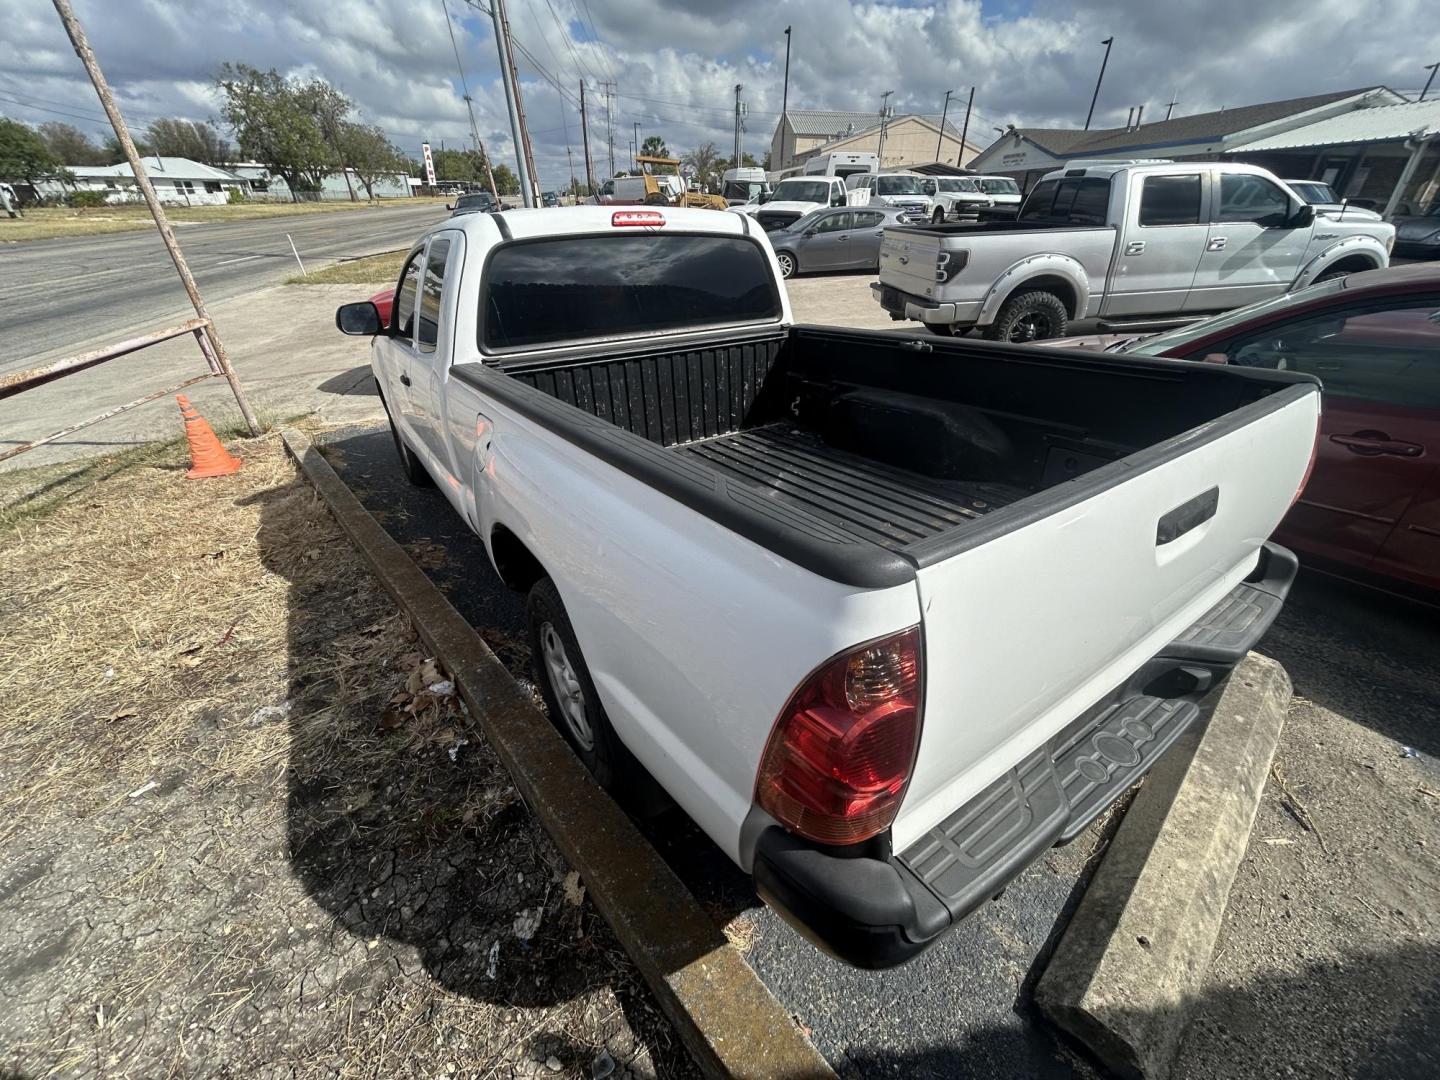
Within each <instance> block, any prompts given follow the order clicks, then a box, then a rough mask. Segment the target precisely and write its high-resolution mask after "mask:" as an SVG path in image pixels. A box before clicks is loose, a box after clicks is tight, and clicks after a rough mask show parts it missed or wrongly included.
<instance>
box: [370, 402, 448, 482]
mask: <svg viewBox="0 0 1440 1080" xmlns="http://www.w3.org/2000/svg"><path fill="white" fill-rule="evenodd" d="M380 404H381V405H382V406H383V407H384V409H385V419H386V420H388V421H389V422H390V437H391V438H392V439H394V440H395V453H396V455H397V456H398V457H399V458H400V471H401V472H403V473H404V474H405V479H406V480H409V481H410V483H412V484H414V485H415V486H416V487H434V486H435V481H434V479H433V478H432V477H431V476H430V473H429V471H428V470H427V469H426V468H425V466H424V465H422V464H421V463H420V459H419V458H418V457H416V456H415V453H414V451H412V450H411V449H410V447H408V446H406V445H405V440H404V439H403V438H401V436H400V429H399V428H398V427H396V426H395V418H394V417H393V416H391V415H390V406H389V404H388V403H387V402H386V401H385V398H384V397H383V396H382V397H381V398H380Z"/></svg>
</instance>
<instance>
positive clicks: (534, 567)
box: [490, 525, 547, 592]
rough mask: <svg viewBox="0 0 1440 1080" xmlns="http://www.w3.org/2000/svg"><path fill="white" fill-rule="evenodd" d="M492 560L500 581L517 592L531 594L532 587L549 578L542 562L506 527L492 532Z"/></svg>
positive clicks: (499, 527) (496, 527)
mask: <svg viewBox="0 0 1440 1080" xmlns="http://www.w3.org/2000/svg"><path fill="white" fill-rule="evenodd" d="M490 558H491V559H492V560H493V561H494V563H495V569H496V571H497V572H498V573H499V574H500V580H501V581H503V582H504V583H505V586H506V587H507V588H510V589H514V590H515V591H516V592H529V591H530V587H531V586H532V585H534V584H535V583H536V582H537V581H539V580H540V579H541V578H543V577H546V576H547V575H546V573H545V567H543V566H541V565H540V560H539V559H537V558H536V557H535V556H534V555H533V554H531V552H530V549H529V548H527V547H526V546H525V545H524V543H522V542H521V540H520V538H519V537H518V536H516V535H515V534H514V533H512V532H511V531H510V530H509V529H507V528H506V527H505V526H504V525H496V526H495V527H494V528H493V529H491V530H490Z"/></svg>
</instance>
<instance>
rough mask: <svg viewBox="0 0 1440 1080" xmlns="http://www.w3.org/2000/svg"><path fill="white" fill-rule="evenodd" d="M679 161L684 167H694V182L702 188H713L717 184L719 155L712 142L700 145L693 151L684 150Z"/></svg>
mask: <svg viewBox="0 0 1440 1080" xmlns="http://www.w3.org/2000/svg"><path fill="white" fill-rule="evenodd" d="M680 160H681V161H682V162H684V163H685V164H686V165H694V166H695V182H696V183H697V184H700V185H702V186H714V185H715V184H716V183H718V180H719V176H720V174H719V172H718V171H717V167H718V165H719V162H720V153H719V151H717V150H716V149H715V144H714V143H713V142H707V143H701V144H700V145H699V146H697V147H695V149H693V150H686V151H685V153H683V154H681V155H680Z"/></svg>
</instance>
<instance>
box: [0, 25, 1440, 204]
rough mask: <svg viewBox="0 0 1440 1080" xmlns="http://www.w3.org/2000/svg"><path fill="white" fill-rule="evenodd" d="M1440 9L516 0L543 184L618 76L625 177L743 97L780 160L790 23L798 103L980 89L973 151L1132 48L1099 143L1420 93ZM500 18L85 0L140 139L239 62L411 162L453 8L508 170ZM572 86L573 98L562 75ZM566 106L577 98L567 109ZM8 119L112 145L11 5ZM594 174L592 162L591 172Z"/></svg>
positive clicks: (0, 89) (1113, 65) (77, 75)
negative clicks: (1246, 113) (1333, 95)
mask: <svg viewBox="0 0 1440 1080" xmlns="http://www.w3.org/2000/svg"><path fill="white" fill-rule="evenodd" d="M1432 3H1433V0H1268V2H1266V3H1263V4H1262V3H1257V2H1256V0H1205V2H1203V3H1187V4H1183V5H1182V4H1178V3H1171V2H1166V0H1073V2H1065V0H932V2H930V3H916V2H903V0H901V2H891V3H873V2H871V3H846V2H845V0H783V2H776V0H725V2H716V0H507V6H508V9H509V15H510V24H511V31H512V33H513V34H514V36H515V37H516V38H517V39H518V41H519V42H520V44H521V45H522V46H523V48H524V50H526V52H528V56H526V55H521V56H519V57H517V59H518V61H519V64H520V69H521V80H522V84H523V93H524V100H525V109H526V113H527V117H528V120H529V126H530V131H531V138H532V141H533V142H534V144H535V153H536V159H537V167H538V168H539V170H540V173H541V184H542V187H545V188H558V187H562V186H564V184H565V182H566V180H567V179H568V175H569V171H568V170H569V167H568V165H567V157H566V147H567V146H570V147H572V148H573V149H574V152H575V154H574V157H575V161H576V162H577V163H579V162H580V161H581V155H580V145H581V141H580V121H579V115H578V111H577V109H576V108H575V98H576V97H577V96H578V93H579V84H580V82H581V80H582V79H584V80H585V82H586V83H587V84H588V86H589V88H590V89H589V91H587V92H588V93H589V94H590V95H591V101H592V103H593V105H594V107H593V108H592V112H591V124H590V131H591V146H592V153H593V154H594V157H595V162H596V168H597V171H600V170H603V169H604V168H605V166H606V164H607V150H606V145H605V142H606V115H605V109H604V103H605V98H604V92H603V88H602V85H601V84H602V82H605V81H610V82H612V83H613V87H614V91H613V96H612V97H611V99H610V101H611V105H612V107H613V131H614V141H615V160H616V164H617V167H622V168H623V166H624V161H625V159H626V158H627V157H628V155H629V142H630V137H631V133H632V131H633V127H632V125H633V124H635V123H638V124H639V125H640V132H641V136H642V138H643V137H644V136H646V135H650V134H658V135H661V136H663V137H664V139H665V140H666V142H667V144H668V145H669V147H670V149H671V150H672V151H678V150H683V149H686V148H689V147H692V146H695V145H697V144H699V143H702V142H706V141H713V142H715V143H716V145H717V146H718V147H719V148H720V151H721V153H722V154H725V155H728V153H729V149H730V146H731V140H732V134H731V116H732V107H733V102H734V87H735V84H736V83H740V84H742V85H743V86H744V90H743V91H742V97H743V98H744V99H745V101H746V102H747V104H748V108H749V117H748V121H747V127H748V133H747V135H746V136H745V148H746V149H747V150H749V151H751V152H753V153H754V154H756V156H757V157H760V156H763V153H764V151H765V150H766V149H767V148H768V147H769V143H770V137H771V134H772V132H773V131H774V128H775V124H776V121H777V119H778V117H779V113H780V100H781V84H782V75H783V69H784V48H785V38H784V29H785V27H786V26H787V25H791V26H793V27H794V45H793V49H792V53H791V68H790V104H791V106H792V107H798V108H820V109H855V110H862V111H870V110H875V109H878V107H879V103H880V94H881V92H882V91H884V90H892V89H893V90H894V91H895V95H894V97H893V98H892V99H891V100H892V104H894V105H895V106H896V108H897V109H898V110H899V111H902V112H903V111H925V112H936V111H938V110H939V108H940V103H941V100H942V98H943V97H944V94H945V91H946V90H947V89H955V90H958V91H961V92H962V93H968V89H969V87H970V86H971V85H972V84H973V85H975V86H976V87H977V88H978V89H977V92H976V96H975V118H974V119H973V120H972V122H971V131H972V141H976V135H977V134H978V137H979V138H978V141H980V142H981V143H982V144H984V143H986V142H988V141H989V140H990V138H991V137H993V135H994V132H993V130H992V129H993V128H994V127H995V126H1000V125H1004V124H1006V123H1010V122H1014V123H1016V124H1020V125H1024V124H1032V125H1044V126H1060V127H1063V126H1070V125H1079V124H1081V123H1083V122H1084V118H1085V110H1086V108H1087V106H1088V105H1089V99H1090V94H1091V91H1092V90H1093V88H1094V80H1095V75H1096V72H1097V70H1098V68H1099V64H1100V58H1101V55H1102V53H1103V51H1104V50H1103V47H1102V46H1101V45H1100V44H1099V42H1100V40H1101V39H1102V38H1104V37H1107V36H1109V35H1112V34H1113V35H1114V36H1115V38H1116V43H1115V48H1114V52H1113V53H1112V55H1111V58H1110V65H1109V69H1108V71H1107V72H1106V76H1105V86H1104V89H1103V90H1102V92H1101V97H1100V104H1099V107H1098V108H1097V112H1096V120H1095V125H1094V126H1096V127H1099V126H1104V125H1106V124H1116V123H1123V122H1124V119H1125V116H1126V113H1127V111H1128V108H1129V106H1131V105H1138V104H1145V105H1146V106H1147V108H1146V115H1147V119H1148V118H1150V117H1155V116H1157V112H1158V114H1159V115H1163V109H1164V107H1165V104H1166V103H1167V102H1169V101H1171V100H1172V95H1173V97H1174V100H1177V101H1178V105H1177V106H1176V109H1175V112H1176V115H1184V114H1186V113H1191V112H1202V111H1206V110H1209V109H1214V108H1220V107H1222V106H1227V105H1229V106H1233V105H1243V104H1249V103H1253V102H1257V101H1266V100H1274V99H1277V98H1285V97H1298V96H1301V95H1305V94H1312V93H1319V92H1323V91H1328V90H1337V89H1346V88H1350V87H1359V86H1367V85H1372V84H1376V83H1384V84H1386V85H1388V86H1390V87H1392V88H1394V89H1397V90H1401V91H1405V90H1409V91H1411V92H1412V93H1414V92H1418V90H1419V88H1420V86H1421V85H1422V83H1423V81H1424V79H1425V76H1426V72H1425V70H1424V65H1425V64H1428V63H1433V62H1434V61H1436V60H1440V20H1436V19H1434V18H1433V8H1432ZM482 4H483V5H485V6H486V7H487V8H488V0H245V2H243V3H238V2H236V0H185V2H183V3H176V2H175V0H75V7H76V9H77V11H78V13H79V15H80V17H81V19H82V20H83V21H84V23H85V25H86V28H87V31H88V33H89V35H90V40H91V44H92V45H93V46H94V48H95V50H96V53H97V54H98V56H99V58H100V62H101V64H102V65H103V66H104V68H105V71H106V74H107V76H108V77H109V79H110V81H111V83H112V85H113V86H114V87H115V88H116V91H117V93H118V95H119V98H120V102H121V106H122V108H123V109H124V111H125V113H126V114H127V116H128V118H129V119H130V121H131V122H132V124H134V125H136V126H137V127H139V126H143V125H144V124H146V123H148V122H149V121H150V120H152V119H154V118H156V117H159V116H182V117H187V118H190V119H196V120H201V119H211V118H214V117H215V115H216V113H217V111H218V110H217V104H216V100H215V97H214V94H213V91H212V89H211V80H212V78H213V76H214V73H215V70H216V68H217V67H218V66H219V64H220V63H222V62H223V61H226V60H234V61H244V62H246V63H249V64H252V65H255V66H257V67H262V68H263V67H275V68H278V69H279V70H281V71H282V72H287V73H292V74H297V75H305V76H308V75H315V74H318V75H322V76H324V77H325V78H326V79H328V80H329V81H330V82H332V83H333V84H335V85H336V86H338V87H340V88H341V89H342V90H344V91H345V93H346V94H348V95H349V96H350V97H351V99H352V100H353V101H354V102H355V103H356V105H357V106H358V108H359V110H360V112H361V114H362V115H363V116H364V117H365V118H367V119H369V120H372V121H374V122H377V123H379V124H381V125H382V126H383V127H384V128H385V129H386V130H387V131H388V132H389V134H390V136H391V138H392V140H393V141H394V142H395V143H396V144H397V145H399V146H400V147H401V148H403V149H405V150H406V151H408V152H411V153H418V150H419V147H420V144H421V142H423V141H425V140H427V139H428V140H429V141H430V142H431V143H432V144H434V145H436V146H439V144H440V143H441V142H444V143H445V144H446V145H447V146H454V145H458V144H461V143H464V142H466V141H467V140H468V137H469V135H468V133H469V123H468V121H467V119H466V114H465V106H464V102H463V101H462V100H461V91H460V79H459V75H458V72H457V68H456V63H455V54H454V52H452V50H451V44H450V38H449V36H448V34H447V30H446V10H447V7H448V11H449V16H450V20H451V25H452V26H453V28H454V32H455V35H456V42H457V44H458V47H459V52H460V60H461V64H462V65H463V69H464V74H465V78H466V80H467V81H468V84H469V88H470V92H471V94H472V96H473V97H474V99H475V108H476V114H477V115H476V121H477V125H478V127H479V130H480V136H481V138H482V139H484V140H485V143H486V147H487V149H488V150H489V151H490V153H491V154H492V156H494V157H496V159H497V160H502V159H506V160H512V161H513V157H512V155H513V147H512V144H511V140H510V136H509V127H508V123H507V120H506V114H505V105H504V97H503V93H502V90H501V87H500V82H499V79H498V64H497V59H496V49H495V38H494V35H493V33H492V30H491V24H490V18H489V16H488V14H485V13H483V12H482V10H480V5H482ZM551 78H553V79H554V81H555V82H556V83H558V84H559V85H558V88H557V86H556V85H553V84H552V82H551V81H550V80H551ZM562 91H563V92H562ZM0 114H4V115H7V116H11V117H16V118H19V119H22V120H26V121H29V122H31V123H36V124H38V123H41V122H43V121H45V120H62V121H66V122H70V123H74V124H76V125H77V126H79V127H81V128H83V129H86V130H89V131H92V132H94V133H96V134H97V135H103V134H104V133H105V132H106V130H107V129H106V128H105V126H104V121H103V116H102V115H101V114H100V111H99V106H98V103H97V102H96V100H95V96H94V93H93V91H92V90H91V89H90V86H89V84H88V82H87V81H86V80H85V78H84V73H83V71H82V70H81V68H80V64H79V61H78V60H77V59H76V57H75V55H74V52H73V51H72V50H71V49H70V47H69V42H68V41H67V40H66V38H65V35H64V33H63V31H62V30H61V27H60V23H59V20H58V18H57V16H56V14H55V12H54V9H53V8H52V6H51V4H50V3H48V2H47V0H0ZM580 172H581V175H583V166H582V167H580Z"/></svg>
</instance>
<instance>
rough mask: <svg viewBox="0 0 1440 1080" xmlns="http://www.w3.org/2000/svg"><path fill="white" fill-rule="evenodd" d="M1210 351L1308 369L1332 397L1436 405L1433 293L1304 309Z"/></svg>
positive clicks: (1439, 370) (1248, 362)
mask: <svg viewBox="0 0 1440 1080" xmlns="http://www.w3.org/2000/svg"><path fill="white" fill-rule="evenodd" d="M1215 352H1223V355H1224V356H1225V358H1226V359H1227V360H1228V361H1229V362H1230V363H1232V364H1236V365H1239V366H1242V367H1266V368H1279V369H1282V370H1286V371H1303V372H1305V373H1307V374H1310V375H1314V376H1315V377H1316V378H1318V379H1319V380H1320V381H1321V382H1322V383H1324V384H1325V393H1326V394H1330V395H1334V396H1335V397H1343V398H1349V399H1351V400H1355V401H1380V402H1386V403H1388V404H1391V405H1403V406H1406V407H1407V408H1419V409H1434V408H1440V296H1426V297H1421V298H1416V299H1413V300H1406V299H1392V300H1389V301H1376V302H1374V303H1371V304H1367V305H1364V306H1357V307H1352V308H1349V309H1346V310H1343V311H1331V312H1326V313H1324V314H1319V315H1311V316H1309V317H1308V318H1303V319H1297V320H1296V321H1294V322H1290V323H1282V324H1279V325H1275V326H1271V327H1267V328H1265V329H1264V330H1259V331H1256V332H1254V333H1251V334H1248V335H1244V336H1241V337H1237V338H1235V339H1233V340H1231V341H1229V342H1227V343H1226V345H1225V346H1224V348H1223V350H1220V349H1217V350H1212V352H1211V354H1210V355H1214V353H1215ZM1205 358H1206V357H1192V358H1191V359H1205Z"/></svg>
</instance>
